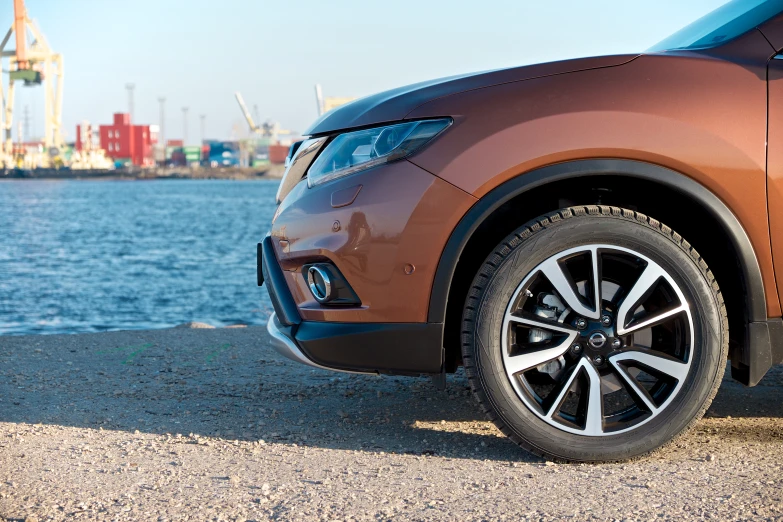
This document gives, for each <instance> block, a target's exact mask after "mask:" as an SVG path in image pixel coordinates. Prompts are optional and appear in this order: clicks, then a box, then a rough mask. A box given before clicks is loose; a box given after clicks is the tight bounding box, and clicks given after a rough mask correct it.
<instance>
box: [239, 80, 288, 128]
mask: <svg viewBox="0 0 783 522" xmlns="http://www.w3.org/2000/svg"><path fill="white" fill-rule="evenodd" d="M234 97H236V99H237V103H238V104H239V108H240V110H241V111H242V114H243V115H244V116H245V120H247V124H248V126H249V127H250V130H251V131H252V132H253V133H255V134H260V135H261V136H264V137H265V138H272V139H275V138H277V135H278V134H291V131H288V130H285V129H281V128H280V124H279V123H277V122H275V121H271V120H267V121H265V122H264V123H262V124H261V125H256V123H255V122H254V121H253V117H252V116H251V115H250V111H249V110H247V105H245V100H244V98H242V94H241V93H240V92H239V91H237V92H235V93H234Z"/></svg>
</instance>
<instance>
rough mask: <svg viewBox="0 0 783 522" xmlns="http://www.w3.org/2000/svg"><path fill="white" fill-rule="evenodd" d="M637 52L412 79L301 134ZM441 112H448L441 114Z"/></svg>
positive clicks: (394, 116)
mask: <svg viewBox="0 0 783 522" xmlns="http://www.w3.org/2000/svg"><path fill="white" fill-rule="evenodd" d="M637 56H639V55H638V54H633V55H628V54H626V55H616V56H599V57H593V58H579V59H576V60H565V61H561V62H550V63H542V64H536V65H528V66H524V67H513V68H511V69H499V70H495V71H486V72H478V73H470V74H463V75H458V76H450V77H448V78H440V79H437V80H430V81H426V82H421V83H415V84H413V85H407V86H405V87H398V88H397V89H392V90H390V91H385V92H381V93H378V94H373V95H371V96H367V97H365V98H361V99H358V100H355V101H353V102H351V103H348V104H346V105H343V106H341V107H338V108H336V109H334V110H331V111H329V112H327V113H326V114H324V115H323V116H321V117H320V118H318V120H316V122H315V123H313V125H312V126H311V127H310V128H309V129H307V130H306V131H305V132H304V134H305V135H307V136H313V135H319V134H327V133H332V132H335V131H339V130H343V129H350V128H354V127H364V126H368V125H377V124H381V123H386V122H393V121H399V120H403V119H405V116H406V115H408V114H409V113H410V112H411V111H413V110H414V109H415V108H416V107H418V106H420V105H422V104H424V103H427V102H429V101H432V100H434V99H436V98H442V97H444V96H450V95H452V94H457V93H460V92H465V91H470V90H474V89H482V88H484V87H491V86H493V85H500V84H502V83H510V82H518V81H522V80H532V79H533V78H542V77H544V76H552V75H555V74H564V73H569V72H576V71H586V70H589V69H598V68H602V67H614V66H617V65H622V64H624V63H628V62H630V61H631V60H633V59H634V58H636V57H637ZM444 116H448V115H447V114H444Z"/></svg>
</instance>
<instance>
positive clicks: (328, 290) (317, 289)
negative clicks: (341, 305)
mask: <svg viewBox="0 0 783 522" xmlns="http://www.w3.org/2000/svg"><path fill="white" fill-rule="evenodd" d="M307 284H308V285H309V286H310V292H312V293H313V297H315V300H316V301H318V302H319V303H328V302H329V301H331V300H332V280H331V278H330V277H329V273H328V272H327V271H326V270H324V269H323V268H321V267H320V266H318V265H312V266H311V267H310V268H308V269H307Z"/></svg>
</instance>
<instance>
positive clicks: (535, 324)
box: [504, 312, 578, 375]
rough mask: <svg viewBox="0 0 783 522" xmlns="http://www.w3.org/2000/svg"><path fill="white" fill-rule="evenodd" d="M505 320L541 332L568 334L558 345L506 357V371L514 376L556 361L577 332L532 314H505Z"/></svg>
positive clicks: (566, 349) (565, 350)
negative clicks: (553, 360)
mask: <svg viewBox="0 0 783 522" xmlns="http://www.w3.org/2000/svg"><path fill="white" fill-rule="evenodd" d="M506 319H507V320H508V321H511V322H514V323H519V324H524V325H526V326H530V327H532V328H538V329H541V330H549V331H551V332H557V333H565V334H568V335H567V336H566V337H565V338H564V339H563V340H562V341H561V342H560V343H559V344H557V345H555V346H550V347H549V348H545V349H543V350H535V351H531V352H527V353H522V354H518V355H511V356H506V357H505V358H504V359H505V361H504V362H505V365H506V371H507V372H508V373H509V374H512V375H513V374H516V373H519V372H523V371H525V370H529V369H530V368H534V367H536V366H539V365H541V364H544V363H545V362H549V361H551V360H552V359H557V358H558V357H560V356H561V355H563V354H564V353H566V352H567V351H568V348H569V347H570V346H571V343H573V342H574V340H575V339H576V336H577V335H578V332H577V331H576V330H574V329H573V328H569V327H565V326H564V325H562V324H561V323H556V322H554V321H548V320H546V319H544V318H543V317H538V316H535V315H532V314H527V313H523V312H522V313H521V312H516V313H513V314H507V315H506Z"/></svg>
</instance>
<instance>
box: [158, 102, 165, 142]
mask: <svg viewBox="0 0 783 522" xmlns="http://www.w3.org/2000/svg"><path fill="white" fill-rule="evenodd" d="M158 103H159V104H160V132H159V133H158V143H160V144H162V145H163V146H164V147H165V146H166V138H165V135H164V134H163V129H164V126H165V122H166V98H163V97H160V98H158Z"/></svg>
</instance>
